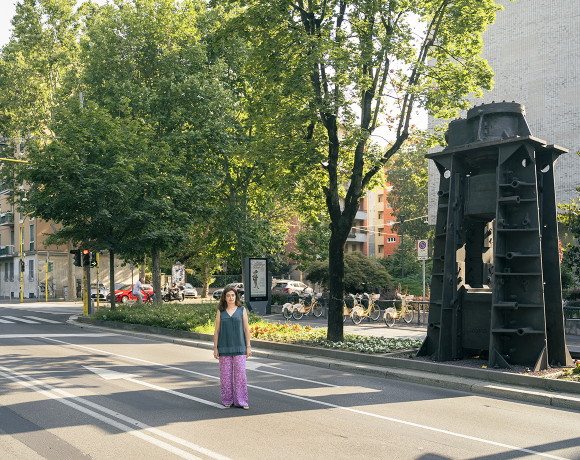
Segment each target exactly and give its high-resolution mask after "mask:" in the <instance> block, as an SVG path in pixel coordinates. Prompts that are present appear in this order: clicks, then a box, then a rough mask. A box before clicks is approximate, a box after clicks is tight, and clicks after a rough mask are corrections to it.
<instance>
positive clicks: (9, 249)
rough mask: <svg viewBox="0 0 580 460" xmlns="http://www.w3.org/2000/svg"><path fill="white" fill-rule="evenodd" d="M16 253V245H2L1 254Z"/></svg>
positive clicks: (0, 247)
mask: <svg viewBox="0 0 580 460" xmlns="http://www.w3.org/2000/svg"><path fill="white" fill-rule="evenodd" d="M13 253H14V246H12V245H9V246H0V256H8V255H11V254H13Z"/></svg>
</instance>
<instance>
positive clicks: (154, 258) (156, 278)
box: [151, 247, 162, 304]
mask: <svg viewBox="0 0 580 460" xmlns="http://www.w3.org/2000/svg"><path fill="white" fill-rule="evenodd" d="M159 262H160V254H159V248H157V247H153V248H151V274H152V276H153V292H154V293H155V303H156V304H159V303H161V302H162V300H161V268H160V266H159Z"/></svg>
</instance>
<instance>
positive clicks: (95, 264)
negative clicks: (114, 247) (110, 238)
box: [91, 252, 97, 267]
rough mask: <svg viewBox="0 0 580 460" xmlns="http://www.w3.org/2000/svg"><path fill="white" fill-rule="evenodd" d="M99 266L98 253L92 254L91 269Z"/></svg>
mask: <svg viewBox="0 0 580 460" xmlns="http://www.w3.org/2000/svg"><path fill="white" fill-rule="evenodd" d="M96 266H97V253H96V252H91V267H96Z"/></svg>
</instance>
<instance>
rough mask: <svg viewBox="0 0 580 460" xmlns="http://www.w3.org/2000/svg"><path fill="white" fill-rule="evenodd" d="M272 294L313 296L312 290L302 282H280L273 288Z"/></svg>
mask: <svg viewBox="0 0 580 460" xmlns="http://www.w3.org/2000/svg"><path fill="white" fill-rule="evenodd" d="M272 294H282V295H291V294H312V288H311V287H308V286H306V285H305V284H304V283H301V282H300V281H292V280H278V282H277V283H276V284H275V285H274V287H273V288H272Z"/></svg>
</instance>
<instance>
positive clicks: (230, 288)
mask: <svg viewBox="0 0 580 460" xmlns="http://www.w3.org/2000/svg"><path fill="white" fill-rule="evenodd" d="M230 291H234V292H235V293H236V307H241V306H242V302H240V296H239V294H238V290H237V289H236V288H235V287H233V286H226V288H225V289H224V291H223V292H222V295H221V296H220V300H219V302H218V310H219V311H226V308H228V303H227V302H226V294H227V293H228V292H230Z"/></svg>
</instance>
